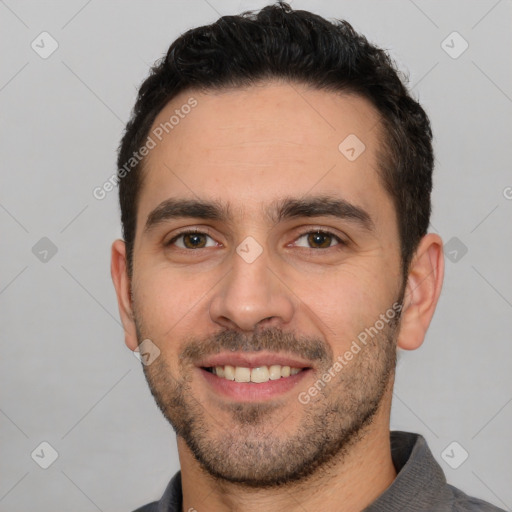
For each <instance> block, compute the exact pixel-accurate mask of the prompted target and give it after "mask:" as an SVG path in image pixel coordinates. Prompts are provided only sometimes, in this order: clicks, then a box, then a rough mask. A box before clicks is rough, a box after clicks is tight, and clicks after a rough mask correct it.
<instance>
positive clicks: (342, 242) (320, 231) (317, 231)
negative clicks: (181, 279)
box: [165, 229, 348, 252]
mask: <svg viewBox="0 0 512 512" xmlns="http://www.w3.org/2000/svg"><path fill="white" fill-rule="evenodd" d="M310 234H320V235H328V236H330V237H332V238H334V240H335V241H336V242H338V243H337V244H335V245H333V246H329V247H326V248H324V249H321V248H320V249H319V248H313V247H302V249H309V250H311V251H319V250H326V249H332V248H333V247H336V246H338V245H339V246H347V245H348V242H346V241H345V240H343V239H342V238H340V237H339V236H338V235H335V234H334V233H333V232H331V231H328V230H324V229H313V230H310V231H304V232H303V233H300V234H299V235H298V236H297V238H296V239H295V240H299V239H300V238H302V237H303V236H306V235H310ZM185 235H206V236H208V237H210V238H211V239H212V240H213V237H212V236H211V235H210V234H209V233H208V232H207V231H200V230H187V231H182V232H181V233H178V234H177V235H175V236H174V237H173V238H171V239H170V240H169V241H168V242H166V243H165V246H166V247H169V246H171V245H173V244H174V242H176V240H178V239H179V238H181V237H183V236H185ZM178 249H180V250H183V251H189V252H191V251H196V250H198V249H188V248H185V249H184V248H182V247H178ZM199 249H204V247H199Z"/></svg>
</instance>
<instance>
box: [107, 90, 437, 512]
mask: <svg viewBox="0 0 512 512" xmlns="http://www.w3.org/2000/svg"><path fill="white" fill-rule="evenodd" d="M192 95H193V96H194V98H196V99H197V102H198V105H197V107H196V108H195V109H194V110H193V111H192V112H191V113H190V114H189V115H188V116H187V117H185V119H183V120H181V122H180V124H179V125H178V126H176V127H175V128H174V129H173V131H172V132H171V133H170V134H169V136H168V137H166V138H164V139H163V141H162V142H160V143H159V144H158V145H157V147H155V148H154V149H153V150H152V151H151V152H150V154H149V156H148V157H147V160H146V165H145V177H144V183H143V187H142V190H141V192H140V199H139V205H138V212H137V230H136V237H135V245H134V267H133V276H132V281H131V282H130V280H129V278H128V275H127V262H126V257H125V244H124V242H123V241H122V240H116V241H115V242H114V243H113V245H112V268H111V270H112V277H113V281H114V285H115V288H116V293H117V298H118V303H119V310H120V315H121V318H122V321H123V325H124V329H125V341H126V345H127V346H128V347H129V348H130V349H131V350H135V349H136V348H137V345H138V343H139V342H140V341H142V339H146V338H149V339H151V340H152V342H153V343H155V344H156V345H157V346H158V348H159V350H160V355H159V357H158V358H157V359H156V361H155V362H154V363H152V364H151V365H149V366H145V367H144V371H145V373H146V377H147V379H148V382H149V383H150V386H151V388H152V391H153V394H155V398H156V399H157V403H158V402H159V400H160V403H159V406H160V407H161V408H163V409H164V414H166V412H167V414H166V416H167V415H168V419H169V420H170V421H171V420H173V421H172V422H173V425H174V423H177V424H178V427H180V424H179V423H180V417H182V416H183V415H186V414H187V413H189V414H191V421H192V420H193V418H194V417H197V416H198V417H199V418H200V419H201V421H202V422H203V427H204V428H203V431H202V435H203V438H204V439H203V441H204V443H203V444H204V446H210V447H212V448H211V450H212V451H215V450H216V453H217V455H219V456H222V455H223V457H224V458H223V459H222V460H223V461H224V469H223V471H225V475H224V477H222V476H219V475H213V474H212V473H211V472H209V471H207V470H206V469H205V468H204V466H203V465H202V464H201V463H200V462H199V461H198V460H197V458H196V457H195V456H194V453H193V451H192V450H191V448H190V446H189V444H187V442H186V441H185V439H184V437H183V436H182V435H180V431H179V428H178V437H177V439H178V450H179V456H180V465H181V470H182V482H183V483H182V486H183V495H184V504H183V509H184V510H189V509H190V508H194V509H196V510H198V511H199V512H201V510H208V511H209V512H210V511H211V512H216V511H219V512H220V511H228V510H229V511H238V510H240V511H241V510H244V511H249V512H251V511H253V510H254V511H256V510H267V511H274V510H276V511H277V510H290V511H294V510H324V511H326V512H328V511H334V510H336V511H339V510H344V511H347V512H350V511H359V510H361V509H363V508H364V507H365V506H367V505H369V504H370V503H371V502H373V501H374V500H375V499H376V498H377V497H378V496H379V495H380V494H381V493H382V492H383V491H384V490H385V489H386V488H387V487H389V485H391V483H392V482H393V479H394V478H395V477H396V471H395V469H394V466H393V463H392V460H391V453H390V443H389V416H390V408H391V396H392V386H393V379H394V372H393V369H394V361H393V362H390V361H388V362H387V363H385V362H383V361H385V359H386V357H387V356H389V355H390V354H391V355H392V356H394V353H395V351H396V349H397V347H398V348H401V349H407V350H411V349H415V348H417V347H419V346H420V345H421V343H422V342H423V339H424V336H425V332H426V330H427V328H428V325H429V323H430V321H431V318H432V316H433V313H434V310H435V306H436V304H437V300H438V297H439V294H440V291H441V285H442V279H443V272H444V265H443V256H442V241H441V239H440V238H439V237H438V236H437V235H435V234H428V235H426V236H425V237H424V238H423V239H422V240H421V242H420V244H419V246H418V248H417V250H416V253H415V255H414V258H413V261H412V263H411V266H410V271H409V275H408V279H407V282H406V283H403V282H402V271H401V262H400V242H399V237H398V226H397V219H396V212H395V210H394V206H393V203H392V200H391V198H390V197H389V196H388V194H387V193H386V191H385V190H384V188H383V185H382V183H381V180H380V177H379V175H378V171H377V169H378V164H379V159H378V151H379V148H381V144H382V141H381V133H380V124H379V116H378V114H377V112H376V111H375V109H374V108H373V107H372V106H371V105H370V104H369V103H368V102H367V101H366V100H365V99H363V98H361V97H358V96H354V95H347V94H344V95H341V94H336V93H331V92H326V91H317V90H309V89H306V88H304V87H303V86H299V85H297V84H294V85H293V86H292V85H291V84H289V83H277V82H269V83H265V84H262V85H259V86H257V87H251V88H247V89H243V90H241V89H236V90H229V91H227V90H225V91H222V92H220V93H219V92H217V93H213V92H209V93H207V94H206V93H201V92H198V91H185V92H183V93H182V94H180V95H179V96H178V97H176V98H174V99H173V100H172V101H171V102H170V103H169V104H168V105H167V106H166V107H165V108H164V109H163V110H162V112H160V114H159V116H158V117H157V119H156V120H155V123H154V126H158V125H159V124H160V123H161V122H165V121H166V120H167V119H169V117H170V116H171V115H172V114H173V112H174V110H175V109H176V108H180V106H181V105H183V104H184V103H186V101H187V99H188V98H189V97H190V96H192ZM349 134H356V135H357V137H358V138H359V139H360V140H361V141H363V142H364V144H365V146H366V149H365V151H364V152H363V153H362V154H361V155H360V156H359V157H358V158H357V159H356V160H354V161H349V160H348V159H347V158H345V156H344V155H343V154H342V153H341V152H340V151H339V150H338V145H339V144H340V142H341V141H343V140H344V139H345V138H346V137H347V136H348V135H349ZM312 194H315V195H322V194H323V195H329V196H330V197H336V198H342V199H344V200H346V201H349V202H350V203H352V204H354V205H357V206H358V207H360V208H362V209H364V210H365V211H366V212H367V213H368V214H369V217H370V218H371V220H372V223H373V229H372V230H367V229H364V228H363V227H362V226H361V225H360V224H359V223H357V222H354V221H350V220H349V219H339V218H334V217H328V216H321V217H297V218H293V219H285V220H283V221H281V222H278V223H273V222H272V221H271V220H270V219H269V218H268V217H267V216H266V215H265V208H267V207H268V206H269V205H270V204H271V203H272V202H273V201H275V200H278V199H282V198H283V197H285V196H286V197H295V198H301V197H303V196H305V195H312ZM171 197H172V198H188V199H197V198H201V199H220V200H222V201H223V202H225V203H227V204H229V205H230V212H231V214H232V216H231V218H230V220H229V221H228V222H221V221H216V220H204V219H195V218H180V219H172V220H167V221H165V222H161V223H159V224H157V225H156V226H154V227H153V228H152V229H151V230H149V231H144V225H145V223H146V220H147V218H148V215H149V214H150V213H151V212H152V211H153V210H154V209H155V208H156V207H157V206H158V205H159V204H160V203H161V202H162V201H164V200H166V199H168V198H171ZM182 228H197V229H198V231H201V232H203V233H204V232H207V233H208V235H209V236H211V238H206V239H205V240H207V241H208V244H207V245H208V246H207V247H205V248H201V249H186V248H183V246H182V248H181V249H180V248H179V247H177V246H176V245H174V246H165V243H166V242H168V241H169V240H170V239H172V238H173V237H174V236H176V235H177V234H178V233H179V230H181V229H182ZM318 229H321V230H323V231H329V232H332V233H333V234H335V235H336V236H339V237H340V238H342V239H343V240H345V241H347V242H348V243H347V245H344V244H339V245H338V244H337V243H336V240H335V239H331V240H332V241H331V245H330V246H329V243H328V244H327V245H328V247H327V248H317V247H315V248H311V245H308V237H307V236H304V234H306V233H310V232H311V231H315V230H318ZM247 236H251V237H253V238H254V239H255V240H256V241H257V243H258V244H259V246H260V247H261V249H262V253H261V255H260V256H259V257H258V258H257V259H255V260H254V261H253V262H252V263H248V262H247V261H245V260H244V259H243V258H241V257H240V255H239V254H238V253H237V252H236V248H237V247H238V246H239V245H240V244H241V242H242V241H243V240H244V239H245V238H246V237H247ZM328 240H329V239H328ZM184 242H185V240H184V239H183V238H182V239H180V240H179V241H178V242H177V243H179V244H183V243H184ZM192 253H193V254H192ZM401 290H404V291H405V297H404V302H403V310H402V316H401V321H400V325H399V326H396V327H395V328H394V329H393V328H389V329H384V330H383V331H382V332H381V333H379V336H377V337H376V338H375V339H374V340H373V342H372V343H369V344H368V345H367V346H365V347H364V348H363V350H361V352H360V353H359V354H357V355H355V356H354V359H353V360H352V361H351V362H350V363H349V364H347V366H346V368H344V369H343V370H342V371H340V372H338V373H337V374H336V377H335V378H333V379H332V381H331V382H330V383H329V384H328V385H327V386H326V388H325V390H324V391H323V392H322V393H319V394H318V395H317V396H316V397H315V399H314V400H312V402H311V403H310V404H308V405H304V404H302V403H300V401H299V400H298V399H297V397H298V394H299V393H300V392H304V391H307V390H308V389H309V388H310V387H311V386H312V385H313V384H314V383H315V381H316V380H317V379H318V378H319V376H321V375H322V373H323V372H324V370H326V369H327V368H328V367H329V364H330V363H332V361H333V358H336V357H337V356H339V355H342V354H344V353H345V352H346V351H347V350H349V348H350V345H351V343H352V341H353V340H355V339H356V338H357V336H358V334H359V333H361V332H362V331H363V330H364V329H365V328H367V327H369V326H372V325H374V324H375V322H376V320H377V319H379V315H381V314H383V313H384V312H386V310H388V309H389V308H390V307H391V305H392V304H393V303H394V302H395V301H396V300H397V298H399V297H400V292H401ZM265 330H273V332H277V333H287V334H289V335H291V336H295V338H294V339H298V338H299V337H301V338H303V340H304V342H305V345H306V346H307V343H308V342H311V343H315V342H316V343H318V344H319V346H321V347H323V349H324V355H325V357H324V359H320V360H319V361H314V362H312V365H311V366H312V367H313V371H309V373H308V374H307V376H305V377H304V378H302V380H300V382H298V384H297V385H296V386H294V387H293V388H292V389H291V390H289V391H287V392H285V393H284V394H282V395H280V396H279V397H278V398H271V399H270V400H266V401H263V407H260V409H258V405H255V404H254V403H243V404H240V403H238V404H236V403H235V401H234V400H233V399H229V398H227V397H225V396H220V395H218V394H216V393H215V392H214V391H213V390H212V388H211V387H210V386H208V385H207V384H206V383H205V381H204V379H203V378H202V376H201V375H200V374H199V373H200V372H201V370H199V369H198V368H196V367H194V366H193V365H192V364H191V361H192V360H188V359H186V358H184V357H183V353H184V350H186V348H187V347H190V346H192V345H194V344H195V343H196V342H201V341H202V342H203V345H200V346H202V347H203V349H204V350H206V351H207V352H212V351H213V348H212V346H213V342H214V340H217V341H218V342H219V343H220V344H221V347H222V348H226V346H227V345H226V344H225V343H226V340H225V338H222V337H220V338H215V336H217V335H219V334H220V335H221V336H222V333H225V332H231V333H235V334H236V335H237V336H238V338H236V339H237V340H238V341H239V342H240V343H242V340H243V341H245V342H247V343H249V344H250V343H256V342H257V341H262V340H263V341H262V343H263V345H262V346H264V347H267V348H269V347H274V346H275V347H277V346H279V347H281V345H284V342H283V343H281V344H279V345H273V344H272V343H273V342H272V340H271V339H270V338H265ZM267 332H268V331H267ZM282 340H284V338H282ZM265 342H266V343H267V344H266V345H265ZM194 346H195V345H194ZM250 346H252V347H255V345H250ZM205 347H206V348H205ZM237 347H241V345H237ZM292 347H293V348H292ZM289 350H290V353H291V354H292V355H293V356H296V357H298V356H299V355H305V354H306V351H305V349H304V351H302V352H301V349H299V345H297V346H295V345H293V344H290V349H289ZM180 355H181V357H180ZM304 359H305V360H306V361H307V358H304ZM365 372H366V373H365ZM363 377H364V378H363ZM379 378H380V379H381V380H382V382H379ZM180 392H181V393H182V395H180V394H179V393H180ZM379 394H381V395H382V396H379ZM176 396H181V398H182V400H186V401H187V402H186V403H181V404H180V403H178V402H177V401H174V402H173V401H172V400H171V398H173V397H174V398H175V397H176ZM371 399H374V400H376V402H377V405H378V406H376V407H375V410H374V411H373V415H372V417H371V420H370V421H368V422H366V424H364V425H359V430H358V431H357V432H356V433H355V434H354V435H352V436H349V437H347V438H346V439H344V441H343V443H342V444H341V446H339V447H338V451H337V452H336V453H334V454H333V456H332V457H331V458H330V459H329V460H326V461H325V463H324V464H321V465H319V466H318V467H315V468H314V471H312V472H311V474H308V475H304V476H303V477H302V478H301V479H296V481H293V479H291V480H290V481H289V482H288V483H287V484H286V485H281V486H271V485H263V484H262V485H252V486H251V485H246V484H240V483H235V482H233V481H232V479H231V481H230V477H232V476H233V475H234V474H240V472H243V471H244V468H245V472H246V475H245V477H247V476H248V475H250V474H251V472H250V470H248V469H247V468H250V467H251V465H252V467H253V469H254V471H253V472H257V471H258V468H260V469H261V471H262V472H261V475H263V469H262V468H263V466H262V465H261V464H262V463H261V460H262V457H261V454H264V453H266V454H267V455H266V456H267V457H268V456H269V455H268V452H266V451H265V449H267V448H269V447H275V449H276V450H277V451H279V447H286V446H288V445H289V444H290V443H292V442H293V441H297V440H299V439H300V433H301V432H303V431H304V429H305V428H306V429H307V425H311V424H312V423H311V422H313V424H315V423H314V422H315V421H316V422H317V423H316V424H323V425H324V428H325V431H326V432H329V433H331V434H332V435H334V434H335V433H336V428H335V425H337V424H340V425H342V426H346V424H347V425H348V423H349V420H351V419H353V420H354V424H357V421H356V420H357V419H358V417H359V416H360V414H361V410H362V409H364V407H366V405H365V404H368V403H369V402H370V401H371ZM166 400H167V402H166ZM354 401H359V402H360V404H359V405H360V407H359V409H358V410H357V411H356V410H352V409H351V408H350V407H349V404H351V403H354ZM334 405H336V407H337V410H338V416H336V414H334V415H332V414H331V415H332V416H333V418H331V419H329V416H328V415H327V416H326V415H325V414H326V411H328V410H329V407H331V409H330V410H331V412H332V411H333V410H334V409H333V407H334ZM236 406H238V409H237V408H236ZM260 406H261V403H260ZM262 409H263V410H262ZM173 411H174V413H175V416H174V417H173ZM178 412H179V413H180V414H178ZM366 412H367V411H366ZM180 415H181V416H180ZM358 415H359V416H358ZM308 421H309V423H308ZM318 422H320V423H318ZM181 426H183V425H181ZM340 428H342V427H340ZM195 435H197V436H198V435H199V430H198V431H197V432H195ZM185 437H186V436H185ZM226 439H229V446H228V444H226V443H224V444H225V446H224V445H223V442H224V441H225V440H226ZM247 440H253V441H254V442H256V440H258V442H259V443H260V444H259V445H257V448H255V449H254V450H253V451H250V450H246V451H244V449H245V448H246V445H245V444H244V442H245V441H247ZM287 443H289V444H288V445H287ZM301 446H303V443H302V445H298V444H297V453H296V456H295V459H300V457H305V456H306V455H308V454H307V453H305V452H306V449H304V450H302V451H301ZM229 447H231V448H233V449H232V450H229ZM223 450H224V451H223ZM258 450H260V451H259V452H258ZM258 453H259V455H260V456H259V457H258V456H257V455H258ZM284 453H286V451H285V452H284ZM237 457H238V458H237ZM251 457H253V458H252V459H251ZM242 459H243V460H242ZM295 459H293V457H291V460H295ZM265 460H267V459H265ZM270 460H271V462H272V463H273V464H274V463H275V464H278V463H279V461H281V460H282V457H279V458H277V457H276V459H275V461H274V460H272V459H270ZM220 467H221V465H219V468H220ZM267 469H268V468H267ZM281 469H282V468H281ZM281 469H280V470H281ZM261 475H260V476H261Z"/></svg>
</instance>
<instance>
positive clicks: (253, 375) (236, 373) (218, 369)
mask: <svg viewBox="0 0 512 512" xmlns="http://www.w3.org/2000/svg"><path fill="white" fill-rule="evenodd" d="M301 369H302V368H291V367H290V366H281V365H279V364H273V365H272V366H259V367H257V368H246V367H244V366H231V365H229V364H227V365H225V366H215V367H213V368H212V371H213V373H214V374H215V375H217V377H222V378H224V379H227V380H234V381H236V382H258V383H261V382H268V381H269V380H277V379H280V378H281V377H289V376H290V375H295V374H297V373H299V372H300V371H301Z"/></svg>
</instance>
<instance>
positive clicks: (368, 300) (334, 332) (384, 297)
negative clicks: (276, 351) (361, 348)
mask: <svg viewBox="0 0 512 512" xmlns="http://www.w3.org/2000/svg"><path fill="white" fill-rule="evenodd" d="M389 281H390V280H388V279H387V278H386V277H383V275H382V271H379V269H378V265H377V264H376V263H375V261H374V262H373V264H372V265H369V266H368V268H364V267H362V266H360V265H355V264H354V265H350V264H347V265H344V266H343V268H342V269H339V270H338V271H336V272H334V271H332V272H329V273H326V274H325V275H323V276H316V277H315V280H314V285H311V283H310V284H309V286H308V285H305V283H304V279H302V281H300V284H299V281H296V286H297V290H298V293H297V296H299V297H300V298H301V299H302V301H303V303H304V306H305V307H304V314H306V315H308V316H309V317H310V318H311V320H312V321H313V322H314V323H315V324H316V325H317V327H318V328H319V329H320V330H321V332H322V334H323V335H324V337H325V339H326V340H330V343H331V344H332V348H333V350H334V352H335V353H340V352H344V351H345V350H346V348H347V347H348V346H350V344H351V343H352V341H353V340H354V339H356V338H357V336H358V334H359V333H361V332H363V331H364V330H365V329H366V328H368V327H369V326H372V325H374V323H375V322H376V320H378V319H379V315H380V314H382V313H384V312H385V311H386V310H387V309H388V308H389V307H390V306H391V304H392V301H393V300H394V299H395V297H394V296H392V294H391V293H390V290H391V289H392V287H391V284H390V282H389Z"/></svg>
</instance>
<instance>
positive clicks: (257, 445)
mask: <svg viewBox="0 0 512 512" xmlns="http://www.w3.org/2000/svg"><path fill="white" fill-rule="evenodd" d="M398 326H399V316H397V317H396V318H395V319H393V320H391V321H390V322H389V323H388V324H386V325H385V327H384V329H382V330H381V331H380V332H379V333H378V334H377V335H375V336H374V337H373V338H371V340H369V341H368V342H367V343H366V345H364V346H363V347H362V348H361V350H360V352H359V353H358V354H356V355H354V359H353V360H352V361H350V362H349V363H348V364H347V365H346V366H343V368H342V369H341V370H340V371H339V372H338V373H337V374H336V377H335V378H334V379H332V380H331V381H330V382H329V383H328V384H326V385H325V387H323V388H321V389H320V391H319V393H318V395H317V396H316V397H315V399H314V400H311V401H310V402H309V403H308V404H304V405H300V409H299V413H298V414H300V420H299V422H298V426H297V427H296V428H295V430H294V431H293V432H288V429H287V423H286V420H287V417H284V418H283V419H281V420H280V421H281V423H279V422H276V421H275V420H274V421H273V417H275V416H276V415H282V411H280V409H282V408H283V404H280V403H278V401H272V402H261V403H230V404H228V403H224V404H223V405H222V406H221V409H222V411H223V412H222V414H216V411H212V410H211V407H210V408H209V409H208V404H204V405H203V404H201V403H200V402H199V401H198V399H197V398H195V397H194V396H193V393H192V391H191V385H190V371H189V372H185V371H182V372H180V374H181V375H183V376H184V377H182V376H179V377H178V376H177V375H173V374H172V373H171V371H170V368H169V366H168V365H167V363H166V362H165V360H164V358H163V357H158V358H157V359H156V360H155V361H154V362H153V363H152V364H151V365H148V366H144V374H145V376H146V380H147V382H148V384H149V387H150V390H151V393H152V395H153V397H154V399H155V401H156V403H157V405H158V407H159V408H160V410H161V411H162V413H163V415H164V416H165V418H166V419H167V420H168V421H169V422H170V424H171V425H172V427H173V428H174V430H175V431H176V434H177V435H178V436H180V437H181V438H182V439H183V440H184V441H185V443H186V445H187V446H188V448H189V450H190V451H191V453H192V454H193V455H194V457H195V458H196V460H197V461H198V462H199V463H200V465H201V466H202V467H203V469H204V470H205V471H207V472H208V473H209V474H210V475H212V476H213V477H215V478H218V479H221V480H224V481H227V482H230V483H233V484H241V485H243V486H248V487H254V488H271V487H276V486H281V485H286V484H291V483H296V482H298V481H300V480H303V479H306V478H308V477H310V476H311V475H313V474H314V473H317V472H318V471H319V470H328V468H329V467H330V465H332V464H334V462H335V461H339V460H342V458H343V457H344V455H345V454H346V453H347V451H348V450H349V448H350V446H352V445H354V444H355V443H357V442H358V441H359V440H361V439H362V437H363V436H364V435H365V433H366V431H367V429H368V428H369V427H370V425H371V424H372V421H373V420H374V418H375V415H376V414H377V412H378V410H379V408H380V406H381V404H382V401H383V398H384V397H385V395H386V391H387V390H388V389H389V386H390V385H392V381H393V378H394V371H395V367H396V338H397V333H398ZM140 327H141V324H140V322H137V331H138V336H139V343H140V342H141V341H142V340H143V339H144V337H143V336H142V330H141V329H140ZM292 340H293V341H292ZM157 344H158V343H157ZM212 346H215V347H216V349H215V351H220V350H221V349H226V350H228V349H231V348H233V347H236V348H237V349H240V350H252V349H254V350H261V349H263V348H265V349H269V350H274V351H276V352H277V351H279V350H283V347H288V348H289V347H294V350H293V352H294V353H297V354H299V355H301V356H302V357H307V358H313V357H314V358H316V360H317V372H316V373H315V379H314V380H315V381H316V380H317V379H318V378H321V376H322V375H324V374H325V373H326V372H328V371H329V369H332V367H333V364H334V362H335V359H334V356H333V354H332V351H331V349H330V347H328V346H326V343H325V342H324V341H322V340H319V339H311V338H309V339H306V338H303V339H297V338H294V337H292V339H290V335H289V334H287V333H282V332H281V331H278V330H276V329H269V330H266V331H262V332H261V333H260V334H258V335H257V336H253V338H249V339H247V338H242V337H241V336H240V335H239V334H237V333H235V332H223V333H220V334H219V335H217V336H216V337H215V340H200V341H195V342H191V343H190V344H189V345H188V348H186V349H185V351H184V352H182V354H180V360H184V359H186V355H187V354H188V355H189V356H192V355H199V353H201V352H202V351H204V350H205V347H210V350H209V353H213V352H212V350H211V347H212ZM189 370H190V366H189ZM289 400H297V404H299V402H298V399H297V398H295V397H293V398H290V399H289ZM284 407H286V404H285V405H284ZM296 414H297V413H293V416H294V417H295V416H296ZM220 416H222V417H223V418H225V417H226V416H227V417H228V418H229V420H227V421H224V422H222V421H221V420H220V419H219V417H220ZM294 421H297V420H296V419H295V420H294ZM283 431H285V432H286V433H287V435H286V436H284V435H283Z"/></svg>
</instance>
